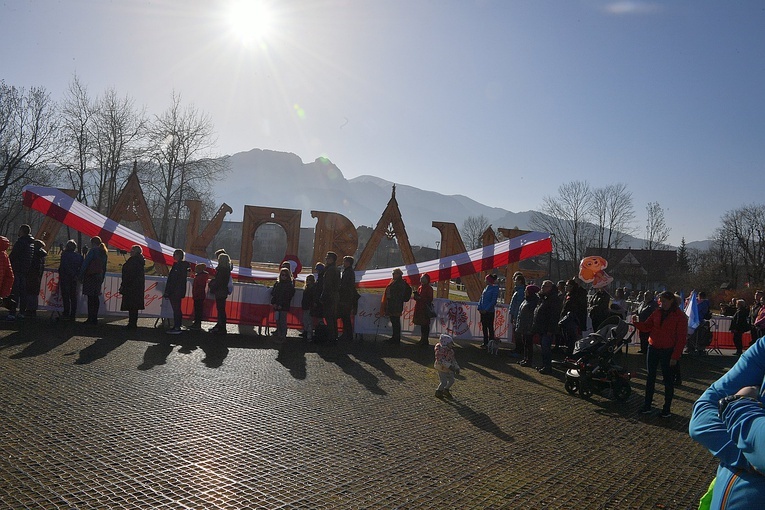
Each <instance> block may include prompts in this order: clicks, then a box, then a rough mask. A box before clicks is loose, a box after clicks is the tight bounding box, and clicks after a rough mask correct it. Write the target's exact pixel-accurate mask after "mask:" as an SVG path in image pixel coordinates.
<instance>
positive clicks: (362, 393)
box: [0, 319, 735, 509]
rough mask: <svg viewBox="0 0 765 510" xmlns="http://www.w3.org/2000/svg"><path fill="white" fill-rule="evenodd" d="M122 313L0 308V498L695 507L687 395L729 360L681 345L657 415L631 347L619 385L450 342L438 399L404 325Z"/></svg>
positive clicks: (707, 462) (697, 461)
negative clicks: (577, 381)
mask: <svg viewBox="0 0 765 510" xmlns="http://www.w3.org/2000/svg"><path fill="white" fill-rule="evenodd" d="M124 324H125V322H124V321H117V322H113V323H104V324H100V325H98V326H90V325H85V324H82V323H77V324H72V323H51V322H49V321H47V320H42V319H38V320H37V321H36V322H29V321H26V322H23V323H20V322H15V323H3V324H0V382H1V384H2V386H1V387H2V391H1V392H0V420H1V421H0V423H2V425H1V426H0V453H1V454H2V455H1V456H0V507H2V508H14V509H15V508H50V509H54V508H56V509H58V508H66V509H71V508H76V509H91V508H93V509H95V508H97V509H104V508H106V509H119V508H126V509H127V508H130V509H132V508H146V509H157V508H162V509H164V508H167V509H178V508H194V509H196V508H230V509H242V508H307V509H317V508H529V509H534V508H565V509H574V508H576V509H578V508H587V509H589V508H594V509H597V508H603V509H623V508H663V509H677V508H682V509H685V508H695V507H696V505H697V501H698V498H699V496H700V494H701V493H703V492H704V490H705V489H706V486H707V485H708V483H709V481H710V480H711V478H712V477H713V476H714V469H715V466H716V463H715V462H714V460H713V458H712V457H711V455H709V454H708V453H707V452H706V451H705V450H704V449H703V448H701V447H700V446H699V445H697V444H695V443H693V442H692V441H691V440H690V439H689V437H688V433H687V428H688V416H689V412H690V409H691V406H692V404H693V402H694V400H695V399H696V398H697V397H698V395H700V394H701V392H702V391H703V390H704V389H705V388H706V387H707V386H708V384H709V383H710V382H711V381H713V380H715V379H716V378H717V377H719V376H720V375H721V374H722V373H723V372H724V370H725V369H726V368H727V367H730V366H731V365H732V363H733V362H734V361H735V358H734V357H733V356H729V355H726V356H705V357H703V358H693V359H684V360H683V371H684V384H683V386H682V387H681V388H679V389H678V391H677V394H676V400H675V403H674V405H673V412H674V413H676V414H675V416H673V417H672V418H669V419H662V418H661V417H658V416H649V417H645V416H642V415H639V414H638V408H639V407H640V404H641V399H642V395H643V389H644V380H645V373H644V370H642V368H639V367H638V365H640V359H639V355H638V354H636V353H631V354H630V355H629V356H628V359H627V360H626V363H627V365H628V367H629V368H630V369H631V370H632V371H633V372H635V377H634V378H633V389H634V391H633V393H632V396H631V397H630V398H629V400H628V401H627V402H624V403H619V402H615V401H611V400H609V399H607V398H605V397H603V396H601V395H595V396H593V397H592V398H591V399H589V400H584V399H581V398H579V397H576V396H570V395H568V394H567V393H566V392H565V390H564V388H563V377H562V373H561V372H559V371H557V372H556V375H553V376H544V375H540V374H539V373H537V372H536V371H534V370H531V369H527V368H522V367H520V366H518V365H517V364H515V363H514V361H515V360H514V359H513V358H512V357H510V356H509V353H508V352H505V351H503V352H501V353H500V355H499V356H498V357H491V356H489V355H488V354H487V353H486V352H484V351H481V350H479V349H477V348H476V347H477V346H476V344H471V343H469V342H458V343H459V349H458V351H457V358H458V360H459V361H460V363H461V365H462V366H463V368H464V369H463V371H462V375H461V376H460V377H459V378H458V380H457V383H456V384H455V386H454V388H453V391H452V393H453V395H454V400H451V401H448V400H447V401H442V400H438V399H436V398H434V396H433V393H434V389H435V387H436V385H437V383H438V378H437V376H436V373H435V371H434V370H433V368H432V362H433V351H432V347H431V348H422V347H418V346H416V345H414V343H413V342H409V341H404V342H403V343H402V344H401V345H400V346H391V345H389V344H386V343H384V342H382V339H381V338H377V339H375V338H372V337H367V338H365V339H364V340H363V341H358V340H357V341H354V342H341V343H339V344H337V345H321V346H316V345H313V344H307V343H305V342H303V340H302V339H300V338H298V337H290V338H288V339H286V340H282V341H278V340H275V339H273V338H271V337H261V336H259V335H257V334H255V332H254V331H252V330H250V331H243V332H241V333H240V334H230V335H228V336H225V337H221V336H214V335H212V334H208V333H204V332H184V333H183V334H182V335H178V336H170V335H165V334H163V332H162V331H160V330H156V329H154V328H152V327H151V326H152V324H153V321H152V322H150V321H148V320H146V321H143V320H142V321H141V328H139V330H138V331H125V330H123V328H122V327H121V325H124ZM232 331H233V329H232ZM292 333H295V332H292ZM433 341H434V340H431V342H433ZM726 354H727V353H726ZM657 390H658V391H657V395H656V401H655V403H660V401H661V399H662V398H663V397H662V393H661V390H662V385H661V384H660V383H659V384H658V385H657Z"/></svg>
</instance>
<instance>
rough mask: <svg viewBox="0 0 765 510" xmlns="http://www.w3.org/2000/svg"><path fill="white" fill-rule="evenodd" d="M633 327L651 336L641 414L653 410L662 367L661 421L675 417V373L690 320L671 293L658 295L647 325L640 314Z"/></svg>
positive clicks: (634, 320)
mask: <svg viewBox="0 0 765 510" xmlns="http://www.w3.org/2000/svg"><path fill="white" fill-rule="evenodd" d="M632 324H633V325H634V326H635V328H637V330H638V331H642V332H644V333H648V335H649V336H648V354H647V355H646V369H647V370H648V375H647V376H646V381H645V402H644V404H643V408H642V409H641V410H640V412H641V413H642V414H651V413H652V412H653V411H652V409H651V405H652V403H653V393H654V388H655V386H656V372H657V370H658V368H659V365H661V375H662V377H663V378H664V408H663V409H662V411H661V416H662V418H669V417H670V416H672V413H671V412H670V407H671V405H672V397H674V394H675V372H674V367H675V365H677V362H678V360H679V359H680V356H681V355H682V354H683V349H684V348H685V342H686V339H687V337H688V317H686V315H685V313H683V311H682V310H681V309H680V307H679V306H678V305H677V301H676V300H675V295H674V294H672V293H671V292H669V291H665V292H662V293H661V294H659V308H657V309H656V310H655V311H654V312H653V313H652V314H651V315H650V316H649V317H648V319H646V320H645V321H644V322H638V317H637V315H633V316H632Z"/></svg>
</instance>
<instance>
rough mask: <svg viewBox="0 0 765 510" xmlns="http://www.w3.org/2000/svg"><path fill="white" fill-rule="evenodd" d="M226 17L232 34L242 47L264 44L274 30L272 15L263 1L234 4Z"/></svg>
mask: <svg viewBox="0 0 765 510" xmlns="http://www.w3.org/2000/svg"><path fill="white" fill-rule="evenodd" d="M227 17H228V23H229V27H230V30H231V32H232V34H233V35H234V36H235V37H236V38H237V39H239V41H240V42H241V43H242V44H244V45H251V44H255V43H264V42H266V40H267V39H268V37H269V36H270V35H271V33H272V32H273V29H274V14H273V11H272V10H271V9H270V8H269V5H268V4H267V3H266V2H265V1H261V0H240V1H237V2H234V3H232V4H231V7H229V9H228V16H227Z"/></svg>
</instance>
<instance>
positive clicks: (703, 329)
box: [685, 320, 712, 354]
mask: <svg viewBox="0 0 765 510" xmlns="http://www.w3.org/2000/svg"><path fill="white" fill-rule="evenodd" d="M711 343H712V324H711V322H710V321H709V320H702V321H701V323H699V326H698V327H697V328H696V330H695V331H694V332H693V334H692V335H691V336H689V337H688V342H687V344H686V347H685V350H686V352H687V353H688V354H706V353H707V347H709V344H711Z"/></svg>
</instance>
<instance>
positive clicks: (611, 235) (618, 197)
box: [591, 183, 635, 259]
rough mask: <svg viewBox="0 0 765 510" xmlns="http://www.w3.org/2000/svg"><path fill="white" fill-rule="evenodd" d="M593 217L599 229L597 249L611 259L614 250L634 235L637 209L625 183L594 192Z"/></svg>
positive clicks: (597, 189)
mask: <svg viewBox="0 0 765 510" xmlns="http://www.w3.org/2000/svg"><path fill="white" fill-rule="evenodd" d="M591 212H592V215H593V217H594V221H595V226H596V227H597V239H596V247H597V248H599V249H600V251H601V253H602V254H603V257H605V258H606V259H608V258H609V256H610V252H611V249H612V248H619V246H620V245H621V244H622V243H623V242H624V240H625V239H626V237H627V236H628V235H630V234H632V233H634V231H635V229H634V227H633V223H634V221H635V208H634V207H633V205H632V193H630V192H629V191H627V185H626V184H623V183H619V184H610V185H608V186H605V187H603V188H596V189H594V190H592V211H591Z"/></svg>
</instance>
